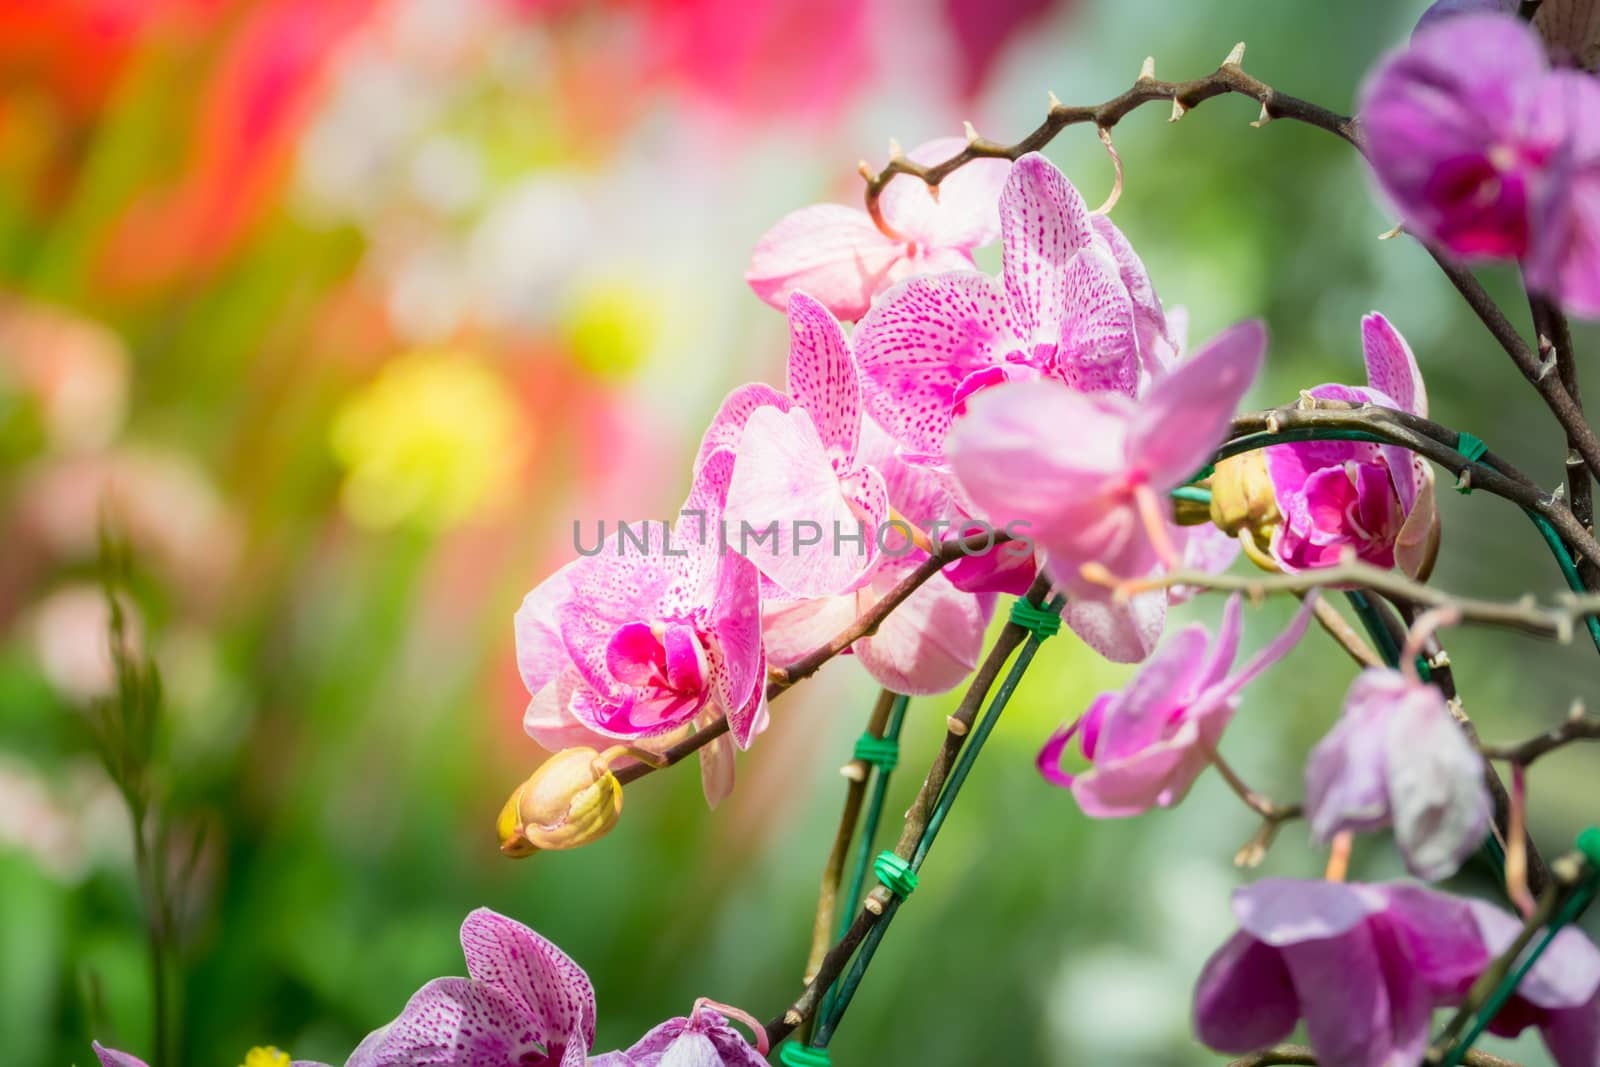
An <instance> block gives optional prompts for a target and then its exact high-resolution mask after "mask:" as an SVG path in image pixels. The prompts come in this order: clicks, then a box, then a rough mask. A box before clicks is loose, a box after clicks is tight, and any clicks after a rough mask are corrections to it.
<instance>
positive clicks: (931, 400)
mask: <svg viewBox="0 0 1600 1067" xmlns="http://www.w3.org/2000/svg"><path fill="white" fill-rule="evenodd" d="M854 343H855V350H856V357H857V359H858V360H859V362H860V367H861V380H862V387H863V389H864V391H865V399H866V405H867V413H868V414H869V415H871V416H872V418H874V419H875V420H877V423H878V425H879V426H880V427H882V428H883V429H884V430H885V431H886V432H887V433H888V434H889V436H890V437H892V438H894V440H895V442H896V443H897V444H899V446H900V448H901V449H902V451H905V452H910V453H915V454H917V455H922V456H928V457H932V459H933V460H934V461H937V459H938V458H939V457H940V456H941V455H942V453H943V448H944V438H945V435H946V433H947V432H948V431H949V428H950V405H951V402H952V400H953V399H954V397H955V392H956V388H957V387H958V386H959V385H960V384H961V382H962V381H963V380H964V379H965V378H966V377H967V376H968V375H969V374H971V373H972V372H974V371H977V370H981V369H983V368H985V367H989V366H992V365H995V364H997V363H1000V362H1002V361H1004V360H1005V358H1006V356H1007V354H1008V353H1010V352H1014V351H1019V350H1020V349H1021V347H1022V341H1021V339H1020V338H1019V337H1018V335H1017V331H1016V328H1015V326H1014V325H1013V323H1012V321H1011V314H1010V312H1009V311H1008V310H1007V307H1006V301H1005V297H1004V294H1003V293H1002V292H1001V291H1000V287H999V286H998V285H997V284H996V283H995V281H994V279H992V278H990V277H989V276H988V275H985V274H979V273H977V272H976V271H963V272H951V273H947V274H938V275H930V276H925V277H920V278H913V279H911V280H909V281H906V282H902V283H900V284H899V285H897V286H895V287H894V288H893V289H891V290H889V291H888V292H887V293H885V294H884V295H883V298H882V299H881V300H879V301H878V303H877V304H876V305H875V306H874V307H873V309H872V310H871V311H870V312H868V313H867V315H866V317H865V318H863V319H862V320H861V324H860V325H859V326H858V327H856V332H855V337H854Z"/></svg>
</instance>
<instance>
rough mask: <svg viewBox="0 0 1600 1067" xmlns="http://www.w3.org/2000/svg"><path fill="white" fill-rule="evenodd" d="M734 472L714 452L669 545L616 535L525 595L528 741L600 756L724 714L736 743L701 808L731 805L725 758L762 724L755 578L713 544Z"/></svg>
mask: <svg viewBox="0 0 1600 1067" xmlns="http://www.w3.org/2000/svg"><path fill="white" fill-rule="evenodd" d="M732 469H733V455H732V453H730V452H726V451H719V452H716V453H715V454H714V455H712V456H710V457H708V458H707V460H706V461H705V462H704V463H703V464H702V465H701V466H700V468H699V470H698V471H697V472H696V475H695V483H694V487H693V488H692V489H691V491H690V493H689V499H688V501H687V502H686V503H685V504H684V508H683V515H684V519H683V521H681V522H680V523H679V524H678V526H677V527H675V528H674V529H672V530H671V531H670V533H669V531H668V530H667V528H666V527H665V526H664V525H662V524H658V523H643V524H636V525H635V526H633V527H631V531H632V532H631V534H630V535H627V536H625V535H624V534H622V533H621V532H620V531H619V532H618V534H617V535H615V536H613V537H612V538H611V539H610V540H608V541H607V542H605V543H604V545H603V546H602V548H601V550H600V551H599V552H598V553H597V554H595V555H592V556H586V557H582V558H580V559H577V560H574V561H573V562H571V563H569V564H567V565H566V566H565V567H563V568H561V569H560V570H559V571H557V572H556V573H555V574H553V575H551V576H550V577H549V578H548V579H546V580H545V581H544V582H542V583H541V584H540V585H539V586H538V587H536V588H535V589H534V590H533V591H532V592H530V593H529V594H528V596H527V598H526V599H525V600H524V601H523V603H522V607H521V608H520V609H519V610H518V612H517V616H516V635H517V663H518V666H519V667H520V668H521V671H522V678H523V681H524V683H526V685H527V687H528V692H529V693H530V694H531V695H532V698H531V700H530V701H529V704H528V711H527V715H526V717H525V718H524V726H525V728H526V729H527V731H528V733H529V734H531V735H532V736H533V738H534V740H536V741H538V742H539V743H540V744H542V745H544V746H545V747H547V748H551V749H553V750H559V749H562V748H567V747H572V746H583V747H590V748H595V749H597V750H599V749H604V748H607V747H609V745H611V744H612V743H614V742H615V741H619V740H620V741H633V740H637V739H643V738H652V737H660V736H662V735H666V734H669V733H671V732H672V731H674V730H678V729H680V728H684V727H686V726H687V725H688V724H689V723H691V722H694V723H699V724H701V725H704V724H705V723H706V722H709V721H714V720H715V719H716V718H717V717H720V716H722V715H726V716H727V717H728V724H729V727H730V730H729V735H730V737H731V740H729V741H726V742H722V741H719V743H718V744H713V745H710V746H707V749H706V750H705V751H704V752H703V753H702V756H703V758H702V770H703V771H704V772H706V774H705V777H706V785H707V790H706V791H707V799H708V800H710V801H711V802H712V803H713V804H714V803H715V802H716V801H717V800H718V799H720V798H721V797H722V796H723V795H725V794H726V791H727V788H729V787H730V786H731V760H732V748H731V745H732V744H734V743H737V744H738V746H739V747H748V746H749V744H750V741H751V739H752V738H753V737H754V736H755V735H756V734H757V733H759V732H761V731H762V730H763V729H765V728H766V723H767V712H766V687H765V677H766V658H765V655H764V653H763V651H762V645H761V607H760V592H759V587H758V580H759V579H758V575H757V572H756V570H755V567H754V565H752V564H751V563H750V562H749V561H748V560H746V559H744V558H743V557H742V556H739V555H736V554H734V553H732V552H723V551H722V550H721V546H720V544H719V538H718V537H717V536H716V534H715V532H714V531H716V530H717V528H718V520H719V516H720V515H721V513H722V501H723V499H724V497H725V494H726V491H727V485H728V482H729V480H730V479H731V477H732ZM641 530H642V531H643V532H642V533H641Z"/></svg>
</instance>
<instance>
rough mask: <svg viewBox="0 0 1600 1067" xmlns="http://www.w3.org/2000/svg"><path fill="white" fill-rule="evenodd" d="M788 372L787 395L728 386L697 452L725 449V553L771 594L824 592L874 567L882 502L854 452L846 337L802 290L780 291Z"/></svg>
mask: <svg viewBox="0 0 1600 1067" xmlns="http://www.w3.org/2000/svg"><path fill="white" fill-rule="evenodd" d="M788 378H789V393H788V395H787V396H784V395H783V394H780V393H778V392H776V391H775V390H773V389H770V388H769V387H767V386H764V385H747V386H743V387H741V388H739V389H736V390H734V392H733V393H732V394H730V395H729V397H728V398H727V399H726V400H725V401H724V402H723V405H722V408H721V410H719V411H718V413H717V415H716V417H715V418H714V419H713V420H712V424H711V427H710V428H709V429H708V430H707V431H706V435H705V439H704V441H703V442H702V444H701V455H702V457H704V456H706V455H709V454H710V453H711V452H713V451H716V450H719V449H730V450H731V451H732V452H733V453H734V455H735V457H736V459H735V462H734V466H733V476H732V478H731V480H730V482H729V484H728V491H727V504H726V508H725V509H724V517H725V518H726V519H727V522H728V528H729V533H728V535H727V536H728V540H729V543H730V544H732V545H733V547H734V548H735V550H736V551H739V552H742V553H744V554H745V555H746V556H748V557H749V558H750V559H751V560H752V561H754V563H755V564H756V566H757V568H758V569H759V570H760V571H761V573H762V574H763V575H765V576H766V577H767V578H768V579H770V580H771V581H772V582H773V583H774V584H775V585H776V586H777V587H778V589H779V591H781V593H782V594H785V595H788V596H791V597H814V596H832V595H834V594H837V593H843V592H846V591H848V590H850V589H852V588H854V587H855V586H856V585H857V584H859V583H860V582H861V581H862V579H863V578H864V577H865V576H866V575H867V574H868V573H869V572H870V571H871V569H872V567H873V565H874V563H876V561H877V558H878V552H879V548H878V534H879V531H880V528H881V527H882V526H883V524H884V523H885V522H886V521H887V520H888V518H889V499H888V492H887V490H886V489H885V488H884V484H883V475H881V474H879V473H878V471H877V470H876V469H875V468H873V467H872V466H871V465H870V464H868V463H866V462H864V461H863V460H862V459H861V457H860V444H861V386H860V383H859V381H858V380H857V377H856V365H855V359H854V357H852V355H851V354H850V342H849V341H848V340H847V339H846V337H845V335H844V331H843V330H842V329H841V328H840V326H839V323H838V320H836V319H835V318H834V317H833V315H832V314H831V313H830V312H829V311H828V309H827V308H825V307H823V306H822V305H821V304H819V303H817V301H815V300H813V299H812V298H811V297H809V296H807V295H806V294H804V293H795V294H794V295H792V296H791V297H790V298H789V373H788ZM769 530H770V533H766V531H769ZM752 531H754V533H752Z"/></svg>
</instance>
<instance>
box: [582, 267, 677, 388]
mask: <svg viewBox="0 0 1600 1067" xmlns="http://www.w3.org/2000/svg"><path fill="white" fill-rule="evenodd" d="M662 318H663V315H662V312H661V307H660V298H659V297H658V296H657V295H656V294H654V293H651V292H649V291H647V290H645V289H644V288H642V287H640V286H638V285H636V284H633V283H631V282H625V281H610V282H604V283H595V284H592V285H589V286H587V287H585V288H584V289H583V290H581V291H580V292H578V293H577V294H576V295H575V297H574V298H573V302H572V305H571V306H570V307H569V308H568V310H567V313H566V316H565V322H564V326H565V330H566V335H567V344H568V345H569V346H570V348H571V349H572V356H573V360H574V362H576V363H577V364H578V366H580V367H582V368H583V369H585V370H587V371H589V372H590V373H591V374H594V375H596V376H598V377H602V378H607V379H613V380H614V379H618V378H625V377H627V376H628V375H630V374H632V373H633V372H634V371H635V370H637V369H638V367H639V365H640V364H641V363H643V362H644V360H645V357H646V356H648V355H649V353H650V347H651V345H653V344H654V343H655V338H656V334H657V333H658V331H659V330H660V328H661V322H662Z"/></svg>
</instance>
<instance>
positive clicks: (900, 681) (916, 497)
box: [762, 422, 1032, 696]
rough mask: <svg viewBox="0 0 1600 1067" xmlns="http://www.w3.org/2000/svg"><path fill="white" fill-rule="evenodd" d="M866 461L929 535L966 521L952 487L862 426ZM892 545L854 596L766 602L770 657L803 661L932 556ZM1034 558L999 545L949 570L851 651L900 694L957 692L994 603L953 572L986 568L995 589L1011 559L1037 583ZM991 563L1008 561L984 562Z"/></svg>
mask: <svg viewBox="0 0 1600 1067" xmlns="http://www.w3.org/2000/svg"><path fill="white" fill-rule="evenodd" d="M861 454H862V457H863V459H864V460H865V461H866V462H868V463H871V464H872V465H873V466H874V467H875V468H877V469H878V470H879V471H881V472H882V474H883V477H884V483H885V486H886V488H887V492H888V494H889V500H890V501H891V502H892V503H893V504H894V507H895V509H896V511H897V512H898V513H899V514H900V515H902V516H903V517H904V518H905V519H907V520H908V521H910V522H914V523H917V524H918V525H920V526H921V527H922V528H923V529H932V528H933V527H934V524H935V523H936V522H941V521H942V522H943V523H945V524H947V525H948V524H950V523H952V522H959V521H960V518H959V516H960V512H959V510H958V509H957V506H956V504H955V502H954V500H953V499H952V497H951V495H950V493H949V491H948V489H947V488H946V486H945V480H944V479H943V478H942V477H940V476H939V475H938V474H937V473H936V472H934V471H930V470H927V469H926V468H922V467H913V466H911V465H910V464H908V463H905V462H904V461H902V460H900V459H899V458H898V457H897V456H895V454H894V442H892V441H890V440H889V438H888V436H887V435H886V434H884V432H883V431H882V430H880V429H878V428H877V427H876V426H874V425H873V424H872V423H870V422H867V423H864V424H863V426H862V436H861ZM884 544H885V550H884V551H883V552H882V553H881V554H880V559H879V562H878V564H877V566H876V567H875V568H874V569H873V571H872V574H871V576H870V577H869V579H868V580H867V582H866V583H865V584H864V585H862V586H860V587H859V588H857V589H854V590H852V591H851V592H848V593H844V594H841V595H839V596H832V597H818V598H812V599H801V600H776V599H774V600H768V601H766V602H765V603H764V605H763V608H764V615H763V628H762V637H763V640H764V641H765V643H766V648H767V655H768V656H770V657H771V658H772V659H773V660H774V661H775V662H778V663H788V662H791V661H793V660H796V659H799V658H800V657H801V656H803V655H805V654H806V653H807V652H810V651H811V650H812V649H814V648H817V647H818V646H820V645H821V644H822V643H824V642H826V641H828V640H829V639H830V638H832V637H834V636H836V635H837V634H838V633H839V632H840V631H842V630H843V629H844V628H845V627H847V626H849V625H850V623H851V622H853V621H854V620H855V619H856V618H857V617H858V616H860V615H861V614H862V613H864V612H866V611H868V610H870V609H871V608H872V606H873V605H874V604H876V603H877V602H878V601H879V600H881V599H882V598H883V597H884V596H886V595H887V594H888V593H889V592H890V591H891V590H892V589H894V587H895V586H896V585H898V584H899V583H900V581H901V580H902V579H904V578H905V577H906V576H907V575H909V574H910V573H911V572H912V571H914V570H915V569H916V568H917V567H919V566H921V565H922V564H923V562H925V561H926V560H927V558H928V556H927V553H926V552H924V551H922V549H920V548H917V547H916V546H915V545H914V544H912V543H911V542H910V541H909V540H907V539H906V538H905V537H904V536H903V535H902V534H901V533H900V532H899V531H895V532H893V533H892V534H891V536H890V537H888V538H887V539H886V540H885V542H884ZM1031 559H1032V553H1031V552H1028V551H1023V552H1015V551H1008V549H1007V547H1006V546H1004V545H997V546H996V547H995V548H994V549H993V550H992V551H990V552H988V553H985V554H983V555H982V556H974V557H972V558H971V559H970V560H962V561H960V562H958V563H954V564H951V565H950V566H949V567H947V568H945V569H944V570H942V571H940V572H939V573H938V574H936V575H934V576H933V577H932V578H930V579H928V580H927V581H926V582H924V583H923V584H922V585H921V586H919V587H918V588H917V590H916V592H914V593H912V594H911V596H909V597H907V598H906V600H905V601H904V602H903V603H902V604H901V605H900V606H899V607H898V608H896V609H895V610H894V612H892V613H891V614H890V615H889V617H888V618H886V619H884V620H883V623H882V624H881V625H880V626H879V627H878V629H877V630H876V632H874V633H872V634H870V635H868V636H866V637H862V638H860V639H859V640H857V641H856V642H855V644H853V645H851V646H850V650H851V652H853V653H854V654H855V657H856V658H857V659H858V660H859V661H860V663H861V665H862V666H863V667H864V668H866V671H867V673H868V674H870V675H871V676H872V678H873V680H874V681H876V682H877V683H878V684H880V685H882V686H885V687H887V688H889V689H892V690H894V691H895V692H897V693H905V694H908V695H910V696H923V695H927V694H932V693H943V692H945V691H947V690H949V689H951V688H953V687H954V686H956V685H958V684H959V683H960V682H961V680H962V679H963V678H965V677H967V675H969V674H971V673H972V671H973V669H974V668H975V667H976V666H977V665H978V659H979V657H980V656H981V655H982V654H983V637H984V631H985V630H986V629H987V627H988V624H989V619H990V617H991V616H992V615H993V614H994V606H995V596H994V593H993V592H992V591H989V590H988V589H983V590H979V591H972V590H971V589H970V588H969V589H962V588H958V587H957V585H956V583H955V582H954V581H953V580H952V579H951V577H950V575H951V572H953V571H955V570H956V569H958V568H960V567H962V566H963V565H965V564H968V563H970V564H972V565H974V566H975V567H976V566H987V567H988V570H989V573H990V575H991V583H990V584H991V586H992V585H993V584H1002V585H1003V584H1007V583H1009V582H1010V581H1011V580H1012V579H1011V577H1010V575H1009V571H1007V569H1006V566H1007V563H1009V562H1010V561H1013V560H1020V561H1022V562H1023V563H1027V564H1029V566H1028V568H1027V569H1028V571H1029V580H1031V571H1032V567H1031ZM992 560H1002V561H1006V562H986V561H992ZM994 575H1000V577H998V578H995V577H993V576H994ZM974 580H976V579H974ZM1024 588H1026V586H1024Z"/></svg>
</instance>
